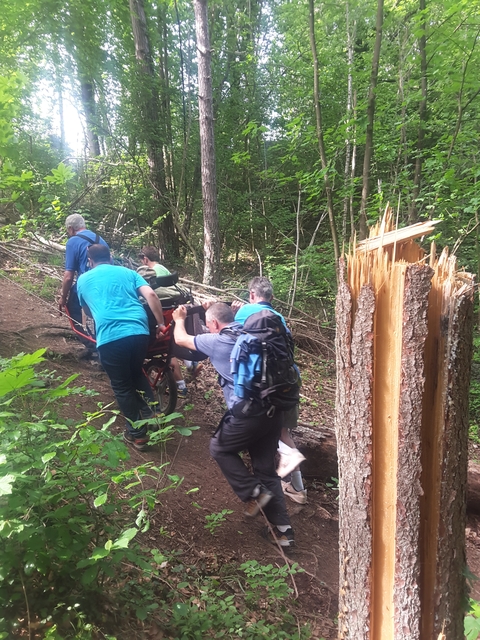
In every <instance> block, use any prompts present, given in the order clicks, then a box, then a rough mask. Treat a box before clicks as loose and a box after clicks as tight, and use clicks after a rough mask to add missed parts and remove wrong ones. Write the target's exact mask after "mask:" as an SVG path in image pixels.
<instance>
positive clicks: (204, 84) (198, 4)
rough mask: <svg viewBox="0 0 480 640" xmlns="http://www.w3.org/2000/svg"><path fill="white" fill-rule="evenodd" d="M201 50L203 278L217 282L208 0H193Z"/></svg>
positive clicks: (218, 240) (198, 48) (199, 88)
mask: <svg viewBox="0 0 480 640" xmlns="http://www.w3.org/2000/svg"><path fill="white" fill-rule="evenodd" d="M193 7H194V10H195V29H196V34H197V52H198V114H199V122H200V149H201V167H202V169H201V171H202V197H203V222H204V234H205V235H204V245H203V246H204V258H205V262H204V268H203V282H204V284H208V285H211V286H216V285H217V284H218V283H219V281H220V234H219V224H218V209H217V179H216V168H215V140H214V132H213V95H212V72H211V50H210V38H209V34H208V15H207V0H194V2H193Z"/></svg>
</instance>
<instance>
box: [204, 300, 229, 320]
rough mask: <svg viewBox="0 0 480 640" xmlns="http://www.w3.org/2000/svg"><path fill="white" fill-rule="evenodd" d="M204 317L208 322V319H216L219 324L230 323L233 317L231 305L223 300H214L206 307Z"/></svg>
mask: <svg viewBox="0 0 480 640" xmlns="http://www.w3.org/2000/svg"><path fill="white" fill-rule="evenodd" d="M205 318H206V319H207V320H208V322H210V320H216V321H217V322H218V323H219V324H230V323H231V322H233V318H234V316H233V311H232V307H230V306H229V305H228V304H226V303H225V302H216V303H215V304H212V306H211V307H209V308H208V309H207V312H206V313H205Z"/></svg>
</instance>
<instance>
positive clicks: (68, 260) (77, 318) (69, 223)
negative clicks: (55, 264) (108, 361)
mask: <svg viewBox="0 0 480 640" xmlns="http://www.w3.org/2000/svg"><path fill="white" fill-rule="evenodd" d="M65 226H66V228H67V234H68V240H67V244H66V246H65V272H64V274H63V280H62V288H61V291H60V299H59V303H58V308H59V310H60V311H63V307H67V310H68V313H69V315H70V317H71V318H72V320H73V321H74V323H75V328H76V330H77V331H79V332H80V333H83V334H84V335H87V334H86V332H85V331H84V329H83V322H82V311H81V309H80V304H79V302H78V295H77V285H76V283H75V284H74V278H75V273H76V274H77V279H78V278H79V277H80V276H81V275H82V273H85V272H86V271H88V269H89V265H88V257H87V249H88V247H89V246H90V245H92V244H95V243H96V244H99V243H100V244H103V245H105V246H106V247H107V248H108V245H107V243H106V242H105V240H104V239H103V238H101V237H100V236H99V235H98V234H96V233H94V232H93V231H89V230H88V229H87V228H86V226H85V220H84V219H83V217H82V216H81V215H80V214H79V213H72V215H70V216H68V218H67V219H66V220H65ZM81 340H82V342H83V344H84V345H85V346H86V347H90V348H92V349H93V343H92V342H91V341H89V340H83V339H81Z"/></svg>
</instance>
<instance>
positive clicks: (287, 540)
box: [262, 524, 295, 548]
mask: <svg viewBox="0 0 480 640" xmlns="http://www.w3.org/2000/svg"><path fill="white" fill-rule="evenodd" d="M270 527H271V528H270ZM270 527H265V528H264V529H262V536H263V537H264V538H265V539H266V540H268V541H269V542H270V543H271V544H275V545H276V544H279V545H280V546H281V547H290V548H292V547H294V546H295V535H294V533H293V529H292V527H289V528H288V529H287V530H286V531H285V532H283V531H279V530H278V529H277V527H276V526H275V525H274V524H272V525H270ZM272 531H273V534H272Z"/></svg>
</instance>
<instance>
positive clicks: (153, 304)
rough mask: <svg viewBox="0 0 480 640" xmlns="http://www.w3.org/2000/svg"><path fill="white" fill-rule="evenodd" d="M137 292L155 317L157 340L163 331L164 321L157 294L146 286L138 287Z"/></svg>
mask: <svg viewBox="0 0 480 640" xmlns="http://www.w3.org/2000/svg"><path fill="white" fill-rule="evenodd" d="M137 292H138V293H139V295H142V296H143V297H144V298H145V300H146V301H147V304H148V306H149V307H150V309H151V311H152V313H153V315H154V316H155V320H156V321H157V338H159V337H160V336H161V334H162V329H164V327H165V320H164V319H163V311H162V305H161V304H160V300H159V299H158V297H157V294H156V293H155V292H154V290H153V289H152V288H151V287H149V286H148V285H146V284H144V285H143V286H141V287H139V288H138V289H137Z"/></svg>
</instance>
